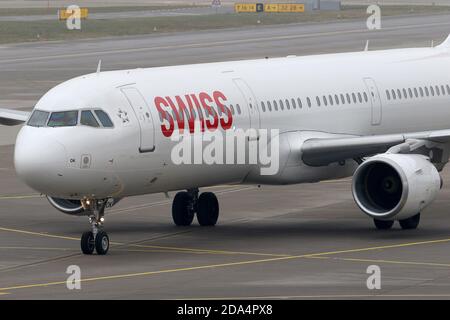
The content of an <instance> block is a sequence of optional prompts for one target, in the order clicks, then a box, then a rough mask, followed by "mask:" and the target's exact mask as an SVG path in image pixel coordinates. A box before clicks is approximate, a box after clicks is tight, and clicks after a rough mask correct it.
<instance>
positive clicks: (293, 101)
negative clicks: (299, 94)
mask: <svg viewBox="0 0 450 320" xmlns="http://www.w3.org/2000/svg"><path fill="white" fill-rule="evenodd" d="M291 104H292V109H296V108H297V105H296V104H295V99H294V98H292V99H291ZM299 108H300V106H299Z"/></svg>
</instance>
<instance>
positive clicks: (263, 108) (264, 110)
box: [261, 101, 266, 112]
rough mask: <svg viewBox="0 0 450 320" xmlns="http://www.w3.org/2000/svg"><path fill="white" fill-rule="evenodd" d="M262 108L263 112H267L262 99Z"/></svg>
mask: <svg viewBox="0 0 450 320" xmlns="http://www.w3.org/2000/svg"><path fill="white" fill-rule="evenodd" d="M261 109H262V111H263V112H266V105H265V104H264V102H262V101H261Z"/></svg>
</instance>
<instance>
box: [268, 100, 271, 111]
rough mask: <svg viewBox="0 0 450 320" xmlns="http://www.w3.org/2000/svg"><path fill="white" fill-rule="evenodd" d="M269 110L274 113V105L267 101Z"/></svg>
mask: <svg viewBox="0 0 450 320" xmlns="http://www.w3.org/2000/svg"><path fill="white" fill-rule="evenodd" d="M267 108H268V109H269V111H272V105H271V104H270V101H267Z"/></svg>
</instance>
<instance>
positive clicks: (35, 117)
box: [28, 110, 50, 127]
mask: <svg viewBox="0 0 450 320" xmlns="http://www.w3.org/2000/svg"><path fill="white" fill-rule="evenodd" d="M49 114H50V113H49V112H45V111H41V110H34V111H33V114H32V115H31V117H30V120H28V125H29V126H32V127H44V126H45V123H46V122H47V119H48V115H49Z"/></svg>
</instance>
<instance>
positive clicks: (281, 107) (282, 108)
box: [280, 100, 284, 110]
mask: <svg viewBox="0 0 450 320" xmlns="http://www.w3.org/2000/svg"><path fill="white" fill-rule="evenodd" d="M280 109H281V110H284V105H283V101H281V100H280Z"/></svg>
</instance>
